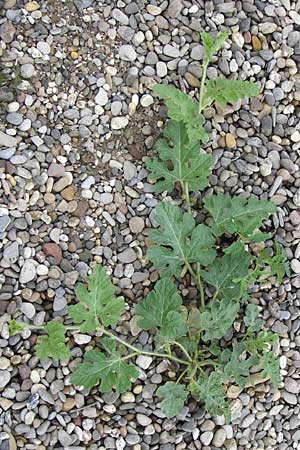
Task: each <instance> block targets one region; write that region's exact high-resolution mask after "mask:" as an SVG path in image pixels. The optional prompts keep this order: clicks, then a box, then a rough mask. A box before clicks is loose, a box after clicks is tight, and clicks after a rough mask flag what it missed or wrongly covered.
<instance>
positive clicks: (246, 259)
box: [201, 243, 251, 300]
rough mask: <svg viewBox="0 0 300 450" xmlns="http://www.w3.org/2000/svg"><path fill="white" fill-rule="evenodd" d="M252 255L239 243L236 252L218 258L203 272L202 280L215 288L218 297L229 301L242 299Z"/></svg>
mask: <svg viewBox="0 0 300 450" xmlns="http://www.w3.org/2000/svg"><path fill="white" fill-rule="evenodd" d="M250 262H251V255H250V254H249V253H248V252H246V251H245V250H244V248H243V245H242V244H241V243H239V245H237V246H236V247H235V252H233V253H227V254H225V255H224V256H221V257H219V258H216V259H215V260H214V262H213V263H211V264H210V265H208V266H207V268H206V270H205V271H204V270H203V271H201V276H202V278H203V279H204V280H205V281H206V282H207V283H209V284H211V285H212V286H214V287H215V289H216V296H220V295H221V296H223V297H225V298H228V299H237V300H238V299H240V298H241V295H242V293H243V292H242V288H243V282H242V281H243V278H245V277H247V274H248V268H249V265H250Z"/></svg>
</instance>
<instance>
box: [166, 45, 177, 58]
mask: <svg viewBox="0 0 300 450" xmlns="http://www.w3.org/2000/svg"><path fill="white" fill-rule="evenodd" d="M163 53H164V55H166V56H169V57H171V58H178V57H179V56H180V50H179V49H178V48H176V47H173V46H172V45H170V44H166V45H165V46H164V48H163Z"/></svg>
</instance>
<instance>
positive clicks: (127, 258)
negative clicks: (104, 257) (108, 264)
mask: <svg viewBox="0 0 300 450" xmlns="http://www.w3.org/2000/svg"><path fill="white" fill-rule="evenodd" d="M136 258H137V255H136V253H135V251H134V250H133V249H132V248H130V247H129V248H127V249H126V250H124V251H123V252H121V253H119V254H118V259H119V261H120V262H121V263H125V264H128V263H132V262H134V261H135V260H136Z"/></svg>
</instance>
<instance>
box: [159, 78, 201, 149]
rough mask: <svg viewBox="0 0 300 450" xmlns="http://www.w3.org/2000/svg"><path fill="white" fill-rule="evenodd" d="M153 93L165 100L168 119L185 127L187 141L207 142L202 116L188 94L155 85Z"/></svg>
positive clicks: (162, 85) (165, 85)
mask: <svg viewBox="0 0 300 450" xmlns="http://www.w3.org/2000/svg"><path fill="white" fill-rule="evenodd" d="M152 90H153V92H154V93H155V94H156V95H158V97H159V98H161V99H163V100H165V102H166V105H167V107H168V115H169V117H170V119H173V120H176V121H177V122H183V123H184V124H185V126H186V130H187V134H188V137H189V140H190V141H191V142H192V143H194V142H195V141H198V140H199V141H200V142H203V143H205V142H207V141H208V135H207V133H206V131H205V129H204V127H203V116H202V115H201V114H200V113H199V111H198V108H199V106H198V104H197V103H196V102H194V100H192V99H191V97H190V96H189V95H188V94H185V93H184V92H181V91H180V90H179V89H177V88H175V87H174V86H168V85H167V84H155V85H154V86H153V88H152Z"/></svg>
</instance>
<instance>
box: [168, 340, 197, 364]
mask: <svg viewBox="0 0 300 450" xmlns="http://www.w3.org/2000/svg"><path fill="white" fill-rule="evenodd" d="M173 344H174V345H177V347H179V348H180V349H181V351H182V352H183V353H184V354H185V356H186V357H187V359H188V360H189V361H190V362H192V361H193V359H192V357H191V356H190V354H189V353H188V351H187V350H186V349H185V348H184V346H183V345H181V344H180V342H177V341H173Z"/></svg>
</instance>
